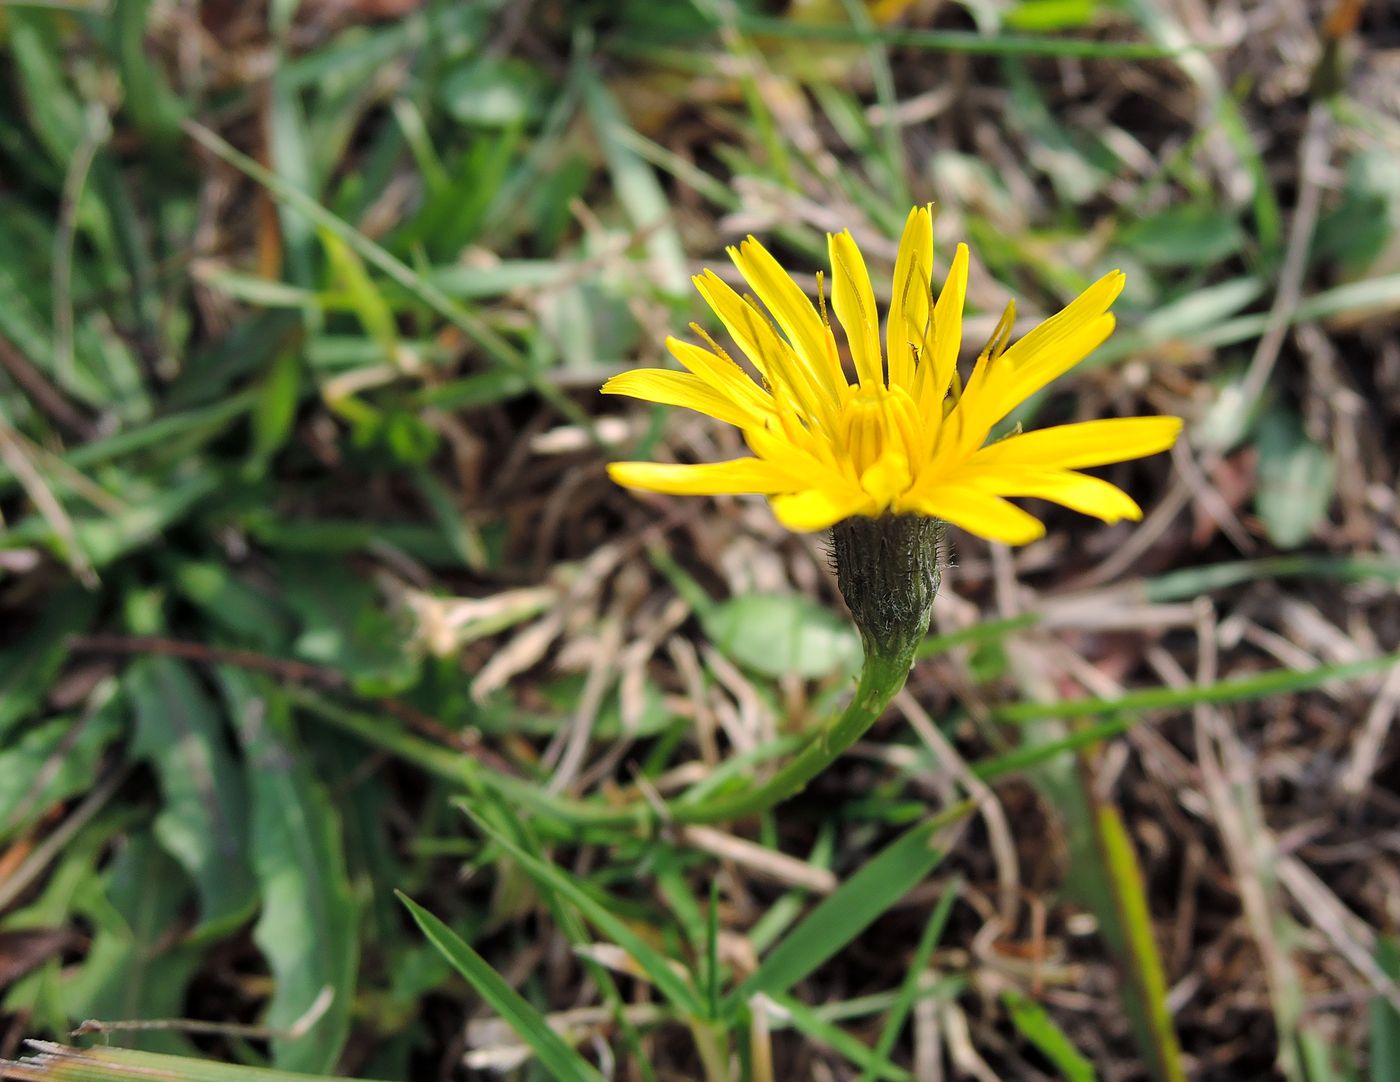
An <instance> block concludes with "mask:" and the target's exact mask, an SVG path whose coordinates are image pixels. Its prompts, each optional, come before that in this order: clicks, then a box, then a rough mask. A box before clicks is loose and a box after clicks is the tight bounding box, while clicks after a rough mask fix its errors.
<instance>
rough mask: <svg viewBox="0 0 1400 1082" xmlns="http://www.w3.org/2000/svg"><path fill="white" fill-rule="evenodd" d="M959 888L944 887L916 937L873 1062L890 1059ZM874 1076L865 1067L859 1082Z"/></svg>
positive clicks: (956, 884) (956, 883) (955, 884)
mask: <svg viewBox="0 0 1400 1082" xmlns="http://www.w3.org/2000/svg"><path fill="white" fill-rule="evenodd" d="M960 887H961V883H960V881H959V880H956V879H955V880H954V881H953V882H951V883H949V884H948V885H947V886H946V887H944V888H943V896H942V897H941V898H939V899H938V905H936V906H935V907H934V909H933V915H932V916H931V917H929V919H928V924H926V925H924V932H923V935H921V936H920V937H919V945H918V946H917V947H915V948H914V956H913V958H911V959H910V960H909V970H908V972H907V973H906V974H905V976H904V981H903V982H902V983H901V984H900V986H899V997H898V998H897V999H896V1000H895V1001H894V1006H892V1007H891V1008H890V1013H889V1014H888V1015H887V1016H886V1018H885V1025H884V1028H883V1029H881V1030H880V1039H879V1040H878V1041H876V1042H875V1062H876V1063H879V1062H883V1061H888V1060H889V1055H890V1052H891V1051H893V1049H894V1042H895V1041H896V1040H898V1039H899V1034H900V1031H901V1030H902V1029H903V1028H904V1022H905V1019H907V1018H908V1017H909V1012H910V1010H912V1009H913V1006H914V1000H915V999H917V998H918V994H919V982H920V980H921V979H922V977H923V975H924V969H925V968H926V967H927V966H928V960H929V958H931V957H932V956H933V950H934V948H935V947H937V946H938V941H939V940H940V939H941V938H942V937H943V929H944V927H945V926H946V925H947V923H948V917H949V916H950V915H951V914H952V912H953V903H954V902H956V901H957V900H958V891H959V889H960ZM874 1077H875V1071H874V1067H873V1066H872V1065H867V1066H866V1068H865V1072H864V1073H863V1074H862V1075H861V1082H869V1080H871V1079H873V1078H874Z"/></svg>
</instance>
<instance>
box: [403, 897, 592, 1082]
mask: <svg viewBox="0 0 1400 1082" xmlns="http://www.w3.org/2000/svg"><path fill="white" fill-rule="evenodd" d="M395 893H396V894H397V895H398V897H399V901H401V902H403V904H404V906H405V907H406V908H407V909H408V911H409V913H410V914H411V915H412V917H413V919H414V920H415V921H416V922H417V924H418V927H419V928H421V929H422V931H423V934H424V935H425V936H427V937H428V942H430V943H431V944H432V945H433V946H434V947H436V948H437V949H438V951H439V952H440V953H441V954H442V956H443V957H444V958H446V959H447V960H448V962H450V963H451V964H452V967H453V968H454V969H456V970H457V972H458V973H460V974H462V976H463V977H465V978H466V979H467V980H468V981H469V982H470V983H471V986H472V987H473V988H475V989H476V990H477V992H479V993H480V994H481V998H482V999H484V1000H486V1002H487V1003H489V1004H490V1005H491V1008H492V1009H493V1010H494V1011H495V1012H496V1013H497V1014H498V1015H500V1016H501V1018H502V1019H504V1020H505V1022H506V1023H507V1024H508V1025H509V1026H510V1028H511V1029H513V1030H515V1032H516V1033H518V1034H519V1035H520V1039H521V1040H522V1041H524V1042H525V1043H526V1044H527V1045H529V1046H530V1048H531V1050H532V1051H533V1052H534V1053H535V1055H536V1056H537V1057H539V1061H540V1063H541V1064H543V1065H544V1067H545V1069H546V1070H548V1071H549V1073H550V1076H551V1077H552V1078H555V1079H558V1080H559V1082H602V1079H603V1076H602V1075H601V1074H599V1073H598V1072H597V1071H596V1070H595V1069H594V1068H593V1067H592V1066H591V1065H590V1064H589V1063H588V1061H587V1060H585V1059H584V1058H583V1057H582V1056H580V1055H579V1054H578V1053H577V1052H575V1051H574V1050H573V1049H572V1048H570V1047H569V1046H568V1045H567V1044H566V1043H565V1042H564V1039H563V1038H562V1037H560V1036H559V1034H557V1033H555V1032H554V1030H553V1029H551V1028H550V1026H549V1023H548V1022H547V1021H545V1018H544V1016H543V1015H542V1014H540V1012H539V1011H537V1010H535V1008H534V1007H532V1006H530V1004H529V1003H528V1002H527V1001H526V1000H525V998H524V997H523V996H521V994H520V993H519V992H517V991H516V990H515V989H514V988H512V987H511V986H510V985H509V984H507V983H506V982H505V980H503V979H502V977H501V975H500V974H499V973H497V972H496V971H495V970H494V969H492V968H491V966H490V965H489V964H488V963H487V961H486V959H485V958H483V957H482V956H481V955H479V954H477V953H476V951H474V950H472V948H471V947H470V946H469V945H468V944H467V943H466V942H464V941H463V940H462V938H461V937H460V936H459V935H457V933H456V932H454V931H453V930H452V929H451V928H449V927H448V926H447V925H445V924H443V923H442V921H440V920H438V919H437V917H435V916H433V915H432V914H431V913H429V912H428V911H427V910H426V909H424V908H423V907H422V906H420V905H419V904H418V903H417V902H415V901H414V900H413V899H412V898H410V897H409V896H408V895H407V894H404V893H403V892H402V891H395Z"/></svg>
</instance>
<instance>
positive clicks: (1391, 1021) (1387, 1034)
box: [1371, 937, 1400, 1082]
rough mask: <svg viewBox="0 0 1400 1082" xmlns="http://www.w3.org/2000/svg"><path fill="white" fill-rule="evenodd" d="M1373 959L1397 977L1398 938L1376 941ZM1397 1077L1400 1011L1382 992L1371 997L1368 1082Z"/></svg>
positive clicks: (1399, 973) (1399, 970)
mask: <svg viewBox="0 0 1400 1082" xmlns="http://www.w3.org/2000/svg"><path fill="white" fill-rule="evenodd" d="M1376 961H1377V962H1378V963H1380V967H1381V968H1382V969H1383V970H1385V971H1386V972H1387V973H1388V974H1390V975H1391V976H1392V977H1400V939H1396V938H1394V937H1389V938H1383V939H1381V940H1380V941H1379V942H1378V943H1377V944H1376ZM1396 1078H1400V1011H1397V1010H1396V1009H1395V1007H1394V1005H1392V1004H1391V1002H1390V1000H1388V999H1387V998H1386V997H1385V996H1381V995H1378V996H1376V997H1375V998H1374V999H1372V1000H1371V1082H1391V1080H1392V1079H1396Z"/></svg>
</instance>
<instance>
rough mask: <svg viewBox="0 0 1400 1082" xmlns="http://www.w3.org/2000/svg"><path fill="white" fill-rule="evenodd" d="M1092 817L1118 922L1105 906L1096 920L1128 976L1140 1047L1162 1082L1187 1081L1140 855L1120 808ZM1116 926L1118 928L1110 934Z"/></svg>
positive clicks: (1106, 808) (1105, 807)
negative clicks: (1124, 822)
mask: <svg viewBox="0 0 1400 1082" xmlns="http://www.w3.org/2000/svg"><path fill="white" fill-rule="evenodd" d="M1091 814H1092V815H1093V818H1094V826H1095V832H1096V842H1097V846H1098V850H1099V859H1100V861H1101V870H1102V873H1103V877H1104V880H1105V886H1106V887H1107V891H1108V895H1109V899H1108V900H1109V903H1110V904H1111V906H1112V914H1111V915H1112V917H1113V918H1114V920H1113V921H1109V920H1107V919H1106V918H1108V917H1109V916H1110V913H1109V912H1107V911H1106V910H1104V909H1103V908H1102V907H1100V908H1099V911H1098V917H1099V920H1100V923H1101V924H1102V925H1104V932H1105V934H1106V935H1107V936H1108V937H1109V940H1110V943H1111V944H1112V945H1113V947H1114V948H1115V952H1116V953H1117V955H1118V957H1119V960H1120V961H1121V962H1122V963H1123V964H1124V966H1125V968H1126V969H1127V971H1128V972H1127V977H1128V982H1129V987H1128V989H1126V991H1127V993H1128V995H1130V996H1131V997H1132V998H1133V1000H1134V1001H1135V1006H1136V1009H1135V1010H1133V1011H1132V1012H1131V1013H1132V1015H1133V1016H1134V1018H1136V1019H1137V1020H1138V1022H1139V1027H1140V1031H1145V1032H1140V1033H1139V1040H1138V1043H1139V1047H1140V1049H1141V1051H1142V1052H1143V1054H1144V1057H1145V1058H1147V1059H1148V1062H1149V1067H1150V1069H1151V1070H1152V1073H1153V1076H1154V1077H1155V1078H1156V1079H1157V1080H1158V1082H1186V1071H1185V1068H1184V1067H1183V1066H1182V1063H1181V1048H1180V1046H1179V1045H1178V1044H1177V1040H1176V1031H1175V1030H1174V1029H1173V1028H1172V1020H1171V1009H1170V1008H1169V1007H1168V1006H1167V979H1166V975H1165V974H1164V973H1163V971H1162V959H1161V955H1160V954H1159V953H1158V951H1157V942H1156V940H1155V938H1154V937H1153V932H1152V917H1151V914H1150V913H1149V911H1148V908H1147V893H1146V887H1145V886H1144V884H1143V880H1142V869H1141V868H1140V867H1139V866H1138V860H1137V854H1136V853H1135V852H1134V851H1133V844H1132V841H1131V840H1130V839H1129V838H1128V831H1127V828H1126V827H1124V826H1123V819H1122V817H1121V816H1120V815H1119V814H1118V810H1117V809H1116V808H1114V807H1112V806H1111V805H1106V804H1104V805H1100V806H1098V807H1097V808H1095V809H1093V811H1092V813H1091ZM1114 923H1116V925H1117V927H1116V929H1113V932H1110V928H1112V925H1113V924H1114ZM1114 933H1116V934H1114ZM1114 940H1117V942H1114Z"/></svg>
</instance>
